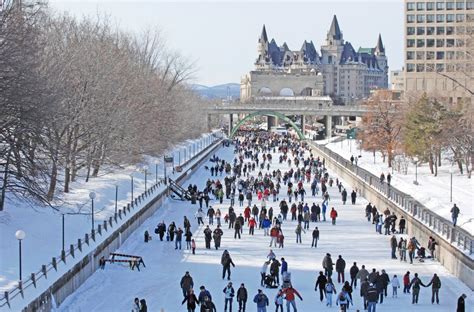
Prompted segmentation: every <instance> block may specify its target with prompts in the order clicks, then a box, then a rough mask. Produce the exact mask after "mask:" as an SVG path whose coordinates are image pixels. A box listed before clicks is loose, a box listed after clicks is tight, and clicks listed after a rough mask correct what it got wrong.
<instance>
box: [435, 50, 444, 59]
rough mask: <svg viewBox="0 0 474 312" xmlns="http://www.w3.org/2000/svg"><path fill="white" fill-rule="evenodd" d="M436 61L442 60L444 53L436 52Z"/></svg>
mask: <svg viewBox="0 0 474 312" xmlns="http://www.w3.org/2000/svg"><path fill="white" fill-rule="evenodd" d="M436 59H437V60H444V51H438V52H436Z"/></svg>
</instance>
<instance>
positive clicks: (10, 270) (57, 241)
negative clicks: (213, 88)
mask: <svg viewBox="0 0 474 312" xmlns="http://www.w3.org/2000/svg"><path fill="white" fill-rule="evenodd" d="M206 138H208V135H203V137H202V139H201V138H199V139H196V140H188V141H186V142H183V143H182V144H180V145H178V146H176V147H175V148H174V149H173V150H171V151H170V153H169V154H172V155H173V156H174V160H175V165H178V163H179V162H181V164H182V163H184V161H185V160H189V158H190V154H189V150H191V151H193V145H195V149H194V151H195V152H196V153H197V151H198V148H197V144H198V141H199V142H201V143H202V148H204V147H205V146H207V145H206V144H207V143H211V141H210V140H206ZM200 140H202V141H200ZM205 142H206V144H204V143H205ZM186 148H188V150H187V152H186V158H185V154H184V150H185V149H186ZM195 152H192V153H191V157H192V156H194V153H195ZM193 163H194V161H193ZM156 164H157V167H155V165H156ZM143 165H147V166H148V168H149V169H148V173H147V188H150V187H151V186H152V185H153V184H154V183H155V181H156V168H157V169H158V178H162V177H163V176H164V172H163V171H164V168H163V162H162V159H161V158H160V159H156V158H151V157H148V158H147V159H146V161H145V162H144V163H142V164H137V165H136V166H129V167H126V168H123V169H114V170H109V171H110V172H107V173H105V174H104V173H101V174H99V176H98V177H96V178H91V179H90V180H89V182H87V183H85V182H84V179H82V178H81V179H80V180H79V181H77V182H74V183H72V185H71V192H70V193H68V194H65V195H64V196H63V198H62V199H61V201H62V202H63V204H62V205H61V206H59V207H58V208H59V209H60V211H55V210H53V209H52V208H49V207H42V206H39V205H37V206H32V205H30V204H26V203H25V202H23V201H20V200H16V199H12V198H10V197H9V198H7V203H6V206H5V211H3V212H0V250H1V254H0V291H1V295H0V296H1V297H3V292H4V291H8V290H10V289H12V288H13V287H16V286H17V285H18V279H19V268H18V267H19V264H18V261H19V260H18V241H17V240H16V238H15V232H16V231H17V230H20V229H21V230H24V231H25V232H26V238H25V239H24V240H23V241H22V269H23V274H22V275H23V280H25V279H26V278H28V277H29V276H30V273H33V272H35V273H36V272H38V271H39V270H40V269H41V265H42V264H48V263H50V262H51V259H52V257H53V256H55V257H59V255H60V253H61V249H62V234H61V233H62V213H66V215H65V247H66V250H68V249H69V245H70V244H76V243H77V239H78V238H82V239H84V234H85V233H87V232H90V229H91V215H90V214H91V200H90V199H89V193H90V192H91V191H94V192H95V193H96V198H95V200H94V206H95V214H94V215H95V227H97V225H98V224H101V223H103V221H104V220H108V218H109V217H110V216H113V215H114V211H115V188H116V186H118V203H117V206H118V209H120V208H122V207H123V206H125V205H127V203H129V202H130V200H131V175H133V179H134V180H133V185H134V187H133V195H134V197H135V198H136V197H137V196H138V195H140V194H141V193H143V192H144V191H145V175H144V171H143ZM140 168H141V170H140ZM104 170H107V169H104ZM169 171H170V168H168V176H170V177H172V176H173V174H171V175H170V172H169ZM177 174H178V173H176V175H177ZM163 189H164V186H161V187H160V188H159V189H158V191H161V190H163ZM155 194H156V193H155ZM144 204H146V203H145V202H142V204H141V205H140V206H139V207H138V208H140V207H141V206H142V205H144ZM135 211H136V210H135ZM68 213H71V214H68ZM77 213H79V214H77ZM130 215H131V214H128V215H127V217H124V218H123V219H122V220H121V222H124V221H125V220H126V219H128V217H130ZM119 221H120V219H119ZM97 237H98V238H97V240H96V243H95V244H91V246H89V247H87V246H85V245H84V249H85V250H84V251H83V254H85V252H86V251H87V250H90V249H91V248H92V247H93V246H95V245H96V244H98V243H99V242H100V241H102V240H103V239H104V238H105V237H106V235H102V236H99V235H97ZM80 258H81V257H76V259H71V258H70V257H68V263H67V264H66V265H62V264H61V265H59V266H58V267H59V268H60V269H59V271H58V272H54V271H52V272H51V273H49V275H48V279H47V280H40V281H39V282H38V284H39V285H40V286H39V287H38V288H37V289H35V288H33V287H30V288H28V289H26V290H25V295H26V296H27V298H30V299H31V298H34V297H32V295H33V296H34V295H38V294H39V293H40V291H41V289H46V288H47V286H48V285H50V284H51V283H52V282H54V281H55V280H56V279H55V277H59V276H60V274H63V273H64V272H65V271H66V270H67V269H68V268H70V267H71V266H72V265H73V264H74V263H75V262H76V261H77V260H78V259H80ZM58 260H59V258H58ZM27 298H25V300H21V299H20V298H15V299H14V301H15V302H17V301H20V302H21V304H22V305H23V306H25V305H26V304H28V303H29V301H28V299H27Z"/></svg>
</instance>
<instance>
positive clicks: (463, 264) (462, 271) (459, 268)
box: [310, 145, 474, 289]
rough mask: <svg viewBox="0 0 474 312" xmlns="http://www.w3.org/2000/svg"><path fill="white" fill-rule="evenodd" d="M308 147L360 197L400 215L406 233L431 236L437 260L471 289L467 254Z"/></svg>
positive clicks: (422, 237) (423, 241) (470, 262)
mask: <svg viewBox="0 0 474 312" xmlns="http://www.w3.org/2000/svg"><path fill="white" fill-rule="evenodd" d="M310 146H311V147H312V148H311V150H312V151H313V154H314V155H315V156H320V157H321V158H324V159H325V161H326V167H327V168H329V169H330V170H331V171H332V172H334V173H335V174H336V175H337V176H339V177H340V178H341V179H343V180H344V181H345V182H346V183H348V184H349V185H350V186H351V188H354V189H357V190H358V193H359V195H360V196H362V197H364V198H365V199H367V200H368V201H369V202H371V203H372V204H375V206H377V207H378V209H379V210H382V211H383V210H385V208H386V207H388V208H389V209H390V211H394V212H395V213H396V215H397V216H399V217H401V216H404V218H405V219H406V221H407V232H408V234H409V235H410V236H415V237H416V238H417V239H418V241H419V242H420V243H421V244H422V245H423V246H427V245H428V239H429V237H430V236H432V237H434V238H435V240H436V241H437V242H438V248H437V250H436V257H437V259H438V261H439V262H440V263H441V264H442V265H443V266H444V267H445V268H446V269H447V270H448V271H449V272H450V273H452V274H453V275H454V276H456V277H457V278H459V279H460V280H461V281H463V282H464V283H465V284H466V285H468V286H469V287H470V288H471V289H474V273H473V269H474V261H473V260H472V258H471V257H470V256H469V255H467V254H466V253H464V252H462V251H461V250H460V249H458V248H456V247H455V246H453V245H452V244H451V243H450V242H448V241H447V240H446V239H445V238H444V237H442V236H440V235H439V234H438V233H437V232H434V231H432V229H431V228H429V227H428V226H426V225H425V224H423V223H422V222H421V220H419V219H418V218H416V217H414V216H413V214H412V213H410V212H408V211H406V210H404V209H402V208H400V207H399V206H398V205H397V204H396V203H394V202H393V201H391V200H389V199H388V198H387V197H386V196H385V195H383V194H381V193H380V192H379V191H378V190H376V189H375V188H374V187H373V186H371V182H370V180H369V182H366V181H364V179H362V178H360V177H358V176H357V175H355V174H354V173H353V172H351V171H350V170H348V169H347V168H345V167H344V165H343V164H340V163H338V162H336V161H335V160H334V159H333V158H331V157H329V156H328V155H327V154H325V153H324V152H322V151H321V150H320V149H318V148H315V147H314V146H313V145H310ZM388 249H389V245H388V244H387V250H388Z"/></svg>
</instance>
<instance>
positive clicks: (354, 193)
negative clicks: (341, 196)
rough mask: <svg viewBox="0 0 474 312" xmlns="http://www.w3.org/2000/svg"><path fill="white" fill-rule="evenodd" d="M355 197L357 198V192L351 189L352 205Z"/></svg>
mask: <svg viewBox="0 0 474 312" xmlns="http://www.w3.org/2000/svg"><path fill="white" fill-rule="evenodd" d="M356 198H357V193H356V191H355V190H352V193H351V202H352V204H353V205H355V203H356Z"/></svg>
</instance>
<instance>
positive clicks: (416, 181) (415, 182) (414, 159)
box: [413, 157, 419, 185]
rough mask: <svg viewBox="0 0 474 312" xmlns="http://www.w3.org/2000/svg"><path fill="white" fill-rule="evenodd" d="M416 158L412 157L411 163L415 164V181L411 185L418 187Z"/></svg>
mask: <svg viewBox="0 0 474 312" xmlns="http://www.w3.org/2000/svg"><path fill="white" fill-rule="evenodd" d="M418 160H419V159H418V157H414V158H413V161H414V162H415V181H413V184H415V185H418Z"/></svg>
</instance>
